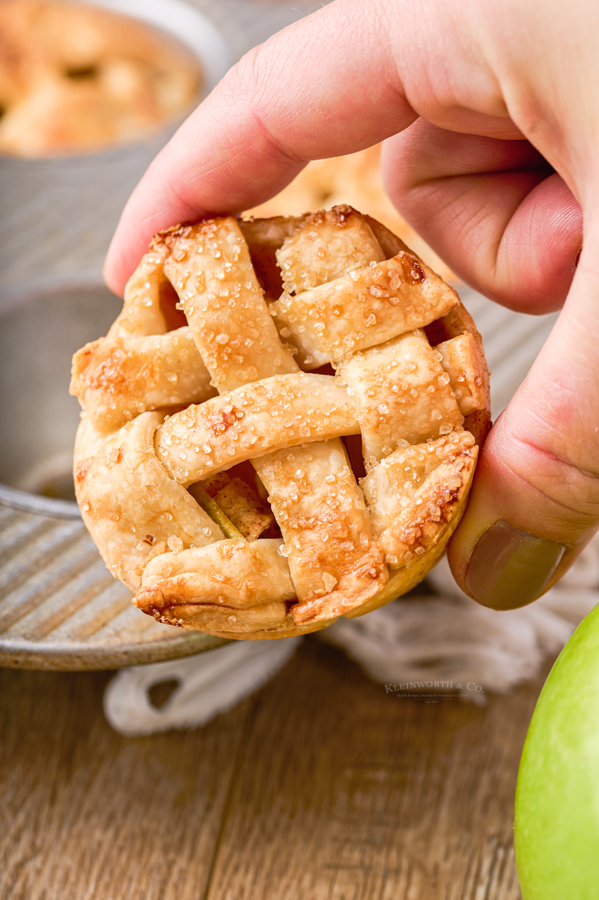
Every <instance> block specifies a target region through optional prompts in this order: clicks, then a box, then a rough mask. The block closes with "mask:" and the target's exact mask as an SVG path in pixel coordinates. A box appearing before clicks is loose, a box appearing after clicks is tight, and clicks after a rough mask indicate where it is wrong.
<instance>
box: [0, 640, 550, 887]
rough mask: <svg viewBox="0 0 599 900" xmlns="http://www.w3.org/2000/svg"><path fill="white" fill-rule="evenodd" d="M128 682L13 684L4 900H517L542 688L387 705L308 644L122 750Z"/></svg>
mask: <svg viewBox="0 0 599 900" xmlns="http://www.w3.org/2000/svg"><path fill="white" fill-rule="evenodd" d="M109 678H110V673H103V672H100V673H68V674H66V673H65V674H63V673H46V672H31V671H16V670H8V669H6V670H2V671H1V672H0V688H1V689H0V741H1V744H0V747H1V752H0V817H1V818H2V820H3V823H2V827H1V829H0V897H1V898H2V900H9V898H10V900H92V898H93V900H138V898H139V900H250V898H251V900H325V898H326V900H429V898H430V900H516V898H519V897H520V892H519V888H518V881H517V877H516V870H515V865H514V852H513V846H512V820H513V808H512V804H513V794H514V787H515V780H516V772H517V766H518V760H519V755H520V751H521V747H522V743H523V740H524V736H525V732H526V728H527V724H528V721H529V719H530V716H531V713H532V710H533V707H534V703H535V700H536V697H537V695H538V692H539V690H540V687H541V684H542V681H543V679H542V678H540V679H538V680H537V682H536V683H535V684H533V685H529V686H525V687H522V688H520V689H518V690H516V691H515V692H514V693H513V694H512V695H511V696H509V697H495V698H491V699H490V702H489V703H488V704H487V705H486V706H484V707H477V706H475V705H474V704H466V703H464V702H462V701H460V700H458V699H455V698H447V699H440V700H438V701H437V702H426V701H425V700H424V699H409V698H407V697H405V696H398V695H396V694H392V693H385V689H384V687H382V686H381V685H377V684H375V683H373V682H371V681H369V680H368V679H367V678H366V677H365V676H364V675H363V673H362V672H361V671H360V669H359V668H358V667H357V666H355V665H354V664H353V663H351V662H350V661H348V660H347V659H346V658H345V657H344V656H343V654H341V653H340V652H338V651H337V650H335V649H333V648H330V647H328V646H325V645H324V644H322V643H320V642H319V641H318V640H314V639H310V640H308V641H306V642H304V644H303V646H302V647H301V648H300V650H299V652H298V653H297V655H296V656H295V658H294V659H293V660H292V661H291V662H290V663H289V664H288V665H287V666H286V667H285V669H284V670H283V671H282V672H281V673H280V674H279V675H278V676H277V677H276V678H275V679H274V680H273V681H272V682H271V683H270V684H268V685H266V687H264V688H263V689H262V690H261V691H260V692H259V693H258V694H256V695H255V696H253V697H251V698H249V699H248V700H246V701H245V702H243V703H241V704H240V705H239V706H237V707H236V708H235V709H234V710H232V711H231V712H229V713H228V714H226V715H223V716H220V717H219V718H218V719H216V720H215V721H214V722H212V723H210V724H208V725H207V726H206V727H204V728H200V729H197V730H192V731H181V732H171V733H167V734H164V735H157V736H152V737H147V738H136V739H131V738H123V737H120V736H119V735H118V734H116V733H114V732H113V731H112V730H111V729H110V727H109V726H108V724H107V723H106V721H105V720H104V717H103V714H102V692H103V690H104V687H105V685H106V683H107V681H108V679H109Z"/></svg>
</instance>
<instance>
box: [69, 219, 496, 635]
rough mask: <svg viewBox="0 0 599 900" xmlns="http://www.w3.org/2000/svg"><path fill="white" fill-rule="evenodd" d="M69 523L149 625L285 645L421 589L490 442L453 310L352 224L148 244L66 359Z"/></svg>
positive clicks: (453, 301)
mask: <svg viewBox="0 0 599 900" xmlns="http://www.w3.org/2000/svg"><path fill="white" fill-rule="evenodd" d="M71 390H72V392H73V393H75V394H76V395H77V396H78V397H79V400H80V402H81V404H82V406H83V408H84V413H83V415H82V422H81V426H80V428H79V432H78V436H77V443H76V450H75V484H76V491H77V497H78V500H79V505H80V507H81V511H82V514H83V518H84V520H85V522H86V525H87V527H88V528H89V530H90V532H91V534H92V536H93V538H94V540H95V541H96V544H97V545H98V548H99V550H100V552H101V554H102V556H103V557H104V560H105V561H106V564H107V566H108V567H109V568H110V570H111V571H112V572H113V573H114V575H115V576H117V577H118V578H120V579H121V580H122V581H123V582H124V583H125V584H127V585H128V586H129V587H130V588H131V589H132V590H133V591H135V593H136V596H135V600H134V603H135V605H136V606H137V607H139V609H141V610H143V611H144V612H146V613H149V614H150V615H153V616H154V617H155V618H157V619H158V620H159V621H161V622H167V623H169V624H172V625H180V626H183V627H186V628H195V629H199V630H201V631H206V632H209V633H210V634H214V635H219V636H223V637H229V638H250V639H251V638H270V637H284V636H286V635H291V634H299V633H303V632H307V631H313V630H315V629H318V628H322V627H324V626H325V625H328V624H330V623H331V622H333V621H334V620H335V619H336V618H337V617H338V616H342V615H345V616H356V615H361V614H362V613H364V612H367V611H368V610H371V609H374V608H375V607H377V606H380V605H381V604H383V603H386V602H387V601H389V600H391V599H393V598H394V597H397V596H398V595H400V594H402V593H404V592H405V591H407V590H409V589H410V588H411V587H413V586H414V585H415V584H416V583H417V582H418V581H420V580H421V579H422V578H423V577H424V575H425V574H426V572H427V571H428V570H429V569H430V568H431V566H432V565H433V564H434V563H435V562H436V561H437V560H438V559H439V557H440V556H441V554H442V553H443V551H444V548H445V545H446V543H447V541H448V539H449V537H450V535H451V533H452V531H453V530H454V528H455V527H456V525H457V523H458V520H459V517H460V514H461V512H462V510H463V508H464V504H465V499H466V495H467V493H468V490H469V487H470V483H471V481H472V476H473V474H474V469H475V465H476V458H477V452H478V446H477V445H480V444H481V442H482V441H483V440H484V437H485V435H486V432H487V430H488V427H489V412H488V409H489V403H488V372H487V367H486V363H485V359H484V355H483V350H482V344H481V340H480V335H479V334H478V332H477V330H476V328H475V327H474V324H473V322H472V319H471V318H470V316H469V315H468V313H467V312H466V310H465V309H464V307H463V306H462V305H461V303H460V300H459V298H458V296H457V294H456V292H455V291H454V290H453V289H452V288H451V287H449V286H448V285H447V284H445V283H444V282H443V281H442V279H441V278H439V276H438V275H436V274H435V273H434V272H433V271H432V270H431V269H429V268H428V267H427V266H426V265H425V264H424V263H423V262H422V261H421V260H420V259H419V258H418V257H417V256H416V255H415V254H414V253H412V252H411V251H410V250H409V249H408V248H407V247H406V246H405V245H404V244H403V243H402V242H401V241H400V240H399V239H398V238H396V237H395V236H394V235H393V234H391V233H390V232H389V231H387V229H386V228H384V227H383V226H382V225H380V224H379V223H378V222H376V221H375V220H373V219H371V218H369V217H368V216H364V215H361V214H360V213H358V212H356V211H355V210H354V209H352V208H351V207H349V206H337V207H334V208H333V209H331V210H330V211H327V212H324V211H323V212H318V213H315V214H313V215H305V216H300V217H296V218H273V219H256V220H249V221H237V220H236V219H234V218H218V219H210V220H207V221H204V222H200V223H199V224H197V225H183V226H177V227H175V228H171V229H170V230H168V231H166V232H163V233H162V234H159V235H157V236H156V238H155V239H154V241H153V243H152V245H151V247H150V250H149V252H148V253H147V254H146V255H145V256H144V258H143V259H142V261H141V262H140V264H139V267H138V269H137V271H136V272H135V273H134V275H133V276H132V277H131V279H130V281H129V284H128V285H127V289H126V292H125V303H124V307H123V311H122V313H121V314H120V316H119V317H118V319H117V320H116V322H115V323H114V325H113V326H112V328H111V329H110V331H109V333H108V335H107V336H106V337H105V338H101V339H100V340H98V341H95V342H93V343H91V344H88V345H87V346H85V347H84V348H83V349H82V350H80V351H79V352H78V353H77V354H76V355H75V359H74V364H73V381H72V387H71Z"/></svg>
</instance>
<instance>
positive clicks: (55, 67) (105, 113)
mask: <svg viewBox="0 0 599 900" xmlns="http://www.w3.org/2000/svg"><path fill="white" fill-rule="evenodd" d="M200 84H201V73H200V71H199V67H198V64H197V61H196V60H195V59H194V57H193V56H192V54H191V52H190V51H189V50H188V49H187V48H185V47H184V46H183V45H181V44H179V43H178V42H176V41H174V40H173V39H172V38H170V37H169V36H167V35H165V34H162V33H161V32H159V31H157V30H156V29H154V28H151V27H150V26H148V25H145V24H144V23H142V22H139V21H136V20H135V19H131V18H129V17H126V16H122V15H119V14H117V13H113V12H110V11H108V10H105V9H99V8H94V7H93V6H88V5H86V4H75V5H73V4H69V3H65V2H62V3H61V2H54V0H3V2H0V152H4V153H11V154H16V155H19V156H28V157H36V156H46V155H49V154H55V153H64V152H72V151H75V150H84V149H88V150H89V149H94V148H96V147H99V146H103V145H106V144H114V143H117V142H121V141H130V140H132V139H134V138H137V137H139V136H141V135H143V134H147V133H148V132H151V131H152V130H154V129H156V128H157V127H158V126H159V125H160V124H161V123H163V122H165V121H168V120H169V119H173V118H174V117H176V116H178V115H181V114H182V113H184V112H185V111H186V110H187V109H188V108H189V107H190V106H191V104H192V103H193V101H194V99H195V98H196V97H197V96H198V92H199V89H200Z"/></svg>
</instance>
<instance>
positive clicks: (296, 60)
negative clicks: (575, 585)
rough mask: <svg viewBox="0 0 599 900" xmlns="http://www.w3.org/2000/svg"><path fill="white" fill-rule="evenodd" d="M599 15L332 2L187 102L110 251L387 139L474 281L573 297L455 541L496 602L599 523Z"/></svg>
mask: <svg viewBox="0 0 599 900" xmlns="http://www.w3.org/2000/svg"><path fill="white" fill-rule="evenodd" d="M598 26H599V8H596V7H595V6H594V5H592V4H590V3H589V2H588V0H572V2H571V3H570V4H568V5H567V6H564V5H563V4H562V3H559V2H558V0H519V2H516V0H504V2H503V3H501V4H497V3H494V2H492V0H459V2H457V0H456V2H455V3H452V4H448V3H444V2H443V0H378V2H377V3H376V4H374V3H368V2H365V0H335V2H333V3H332V4H330V5H329V6H327V7H325V8H324V9H322V10H319V11H318V12H317V13H315V14H313V15H311V16H309V17H308V18H307V19H304V20H302V21H300V22H299V23H297V24H296V25H294V26H291V27H290V28H288V29H285V31H283V32H281V33H280V34H278V35H276V36H275V37H274V38H272V39H271V40H270V41H268V42H267V43H266V44H265V45H263V46H262V47H259V48H257V49H256V50H254V51H252V52H251V53H250V54H248V55H247V56H246V57H244V59H243V60H242V61H241V62H240V63H239V64H238V65H237V66H236V67H234V69H232V70H231V71H230V72H229V73H228V75H227V76H226V77H225V79H223V81H222V82H221V84H220V85H219V86H218V87H217V88H216V89H215V90H214V91H213V92H212V94H211V95H210V96H209V97H208V98H207V99H206V100H205V101H204V103H202V104H201V106H200V107H199V108H198V109H197V110H196V111H195V112H194V113H193V114H192V116H191V117H190V118H189V119H188V121H187V122H186V123H185V124H184V125H183V126H182V128H181V129H180V130H179V131H178V132H177V134H176V135H175V136H174V138H173V139H172V140H171V142H170V143H169V144H168V146H167V147H166V148H165V149H164V150H163V151H162V153H161V154H160V155H159V156H158V157H157V159H156V160H155V161H154V163H153V164H152V165H151V166H150V168H149V170H148V172H147V173H146V175H145V176H144V178H143V179H142V181H141V182H140V184H139V186H138V187H137V189H136V190H135V192H134V194H133V195H132V197H131V199H130V201H129V203H128V205H127V207H126V209H125V211H124V213H123V217H122V219H121V222H120V224H119V227H118V229H117V232H116V235H115V238H114V240H113V244H112V246H111V249H110V252H109V255H108V259H107V263H106V270H105V271H106V278H107V281H108V283H109V285H110V286H111V287H112V288H113V289H115V290H117V291H121V290H122V288H123V286H124V283H125V281H126V278H127V277H128V275H129V274H130V273H131V271H132V270H133V268H134V266H135V265H136V263H137V261H138V260H139V258H140V256H141V255H142V253H143V252H144V251H145V249H146V247H147V244H148V241H149V239H150V238H151V236H152V235H153V234H154V233H155V232H156V231H159V230H160V229H163V228H165V227H167V226H169V225H172V224H173V223H176V222H178V221H185V220H189V219H198V218H200V217H201V216H203V215H208V214H214V213H218V212H225V211H226V212H233V213H235V212H241V211H243V210H244V209H248V208H250V207H252V206H254V205H256V204H258V203H260V202H262V201H264V200H266V199H268V198H269V197H271V196H273V195H274V194H276V193H277V192H278V191H279V190H280V189H281V188H282V187H283V186H284V185H285V184H287V183H288V182H289V181H290V180H291V179H292V178H293V177H294V176H295V175H296V174H297V173H298V172H299V171H300V169H301V168H302V167H303V165H304V164H305V163H306V162H307V161H308V160H310V159H314V158H322V157H329V156H337V155H342V154H345V153H351V152H355V151H357V150H360V149H362V148H364V147H367V146H370V145H372V144H374V143H376V142H378V141H381V140H384V139H387V142H386V147H385V151H384V171H385V174H386V180H387V186H388V189H389V192H390V195H391V198H392V199H393V200H394V202H395V203H396V205H397V206H398V207H399V208H400V209H401V210H402V212H403V213H404V214H405V215H406V217H407V218H408V219H409V220H410V222H411V223H412V224H413V225H414V226H415V227H416V229H417V230H418V231H420V233H421V234H422V236H423V237H424V238H425V239H427V240H428V241H429V242H430V244H431V245H432V246H433V247H434V248H435V250H437V252H438V253H440V254H441V255H442V256H443V257H444V258H445V259H446V261H447V262H448V263H449V264H450V265H451V266H452V267H453V268H454V270H455V271H456V272H457V273H458V274H460V275H461V276H462V278H464V280H465V281H467V282H468V283H470V284H472V285H474V286H475V287H477V288H478V289H479V290H481V291H483V292H484V293H486V294H487V295H488V296H490V297H492V298H494V299H496V300H498V301H499V302H501V303H503V304H505V305H507V306H510V307H511V308H514V309H519V310H521V311H524V312H529V313H545V312H549V311H551V310H555V309H558V308H560V307H562V306H563V309H562V312H561V314H560V317H559V321H558V324H557V325H556V327H555V329H554V331H553V333H552V334H551V336H550V338H549V340H548V341H547V343H546V344H545V347H544V348H543V350H542V352H541V354H540V355H539V357H538V359H537V361H536V363H535V365H534V367H533V369H532V370H531V372H530V374H529V376H528V377H527V379H526V381H525V382H524V384H523V385H522V386H521V388H520V390H519V391H518V393H517V394H516V396H515V397H514V399H513V401H512V403H511V404H510V406H509V407H508V409H507V410H506V411H505V413H504V414H503V415H502V416H501V418H500V419H499V421H498V422H497V424H496V425H495V426H494V428H493V429H492V431H491V434H490V436H489V438H488V440H487V442H486V444H485V447H484V450H483V453H482V456H481V460H480V463H479V467H478V470H477V475H476V479H475V484H474V487H473V490H472V493H471V499H470V503H469V506H468V509H467V511H466V514H465V516H464V519H463V521H462V523H461V524H460V526H459V528H458V530H457V531H456V533H455V535H454V537H453V539H452V541H451V543H450V548H449V559H450V563H451V565H452V569H453V572H454V574H455V576H456V578H457V580H458V582H459V583H460V584H461V586H462V587H464V588H465V589H466V590H467V591H468V593H470V594H471V595H472V596H474V597H475V598H476V599H477V600H479V601H480V602H481V603H484V604H485V605H488V606H494V607H498V608H511V607H515V606H520V605H523V604H525V603H528V602H530V601H531V600H533V599H535V597H536V596H538V595H539V594H540V593H541V592H542V591H543V590H544V589H546V588H547V587H549V586H550V585H551V584H552V583H554V582H555V580H557V578H558V577H559V576H560V575H561V574H562V573H563V572H564V571H565V569H566V568H567V567H568V566H569V565H570V564H571V562H572V561H573V560H574V558H575V557H576V555H577V554H578V552H580V550H581V549H582V547H583V546H584V544H585V543H586V542H587V541H588V539H589V538H590V536H591V535H592V534H593V533H594V531H595V530H596V529H597V525H598V523H599V478H598V477H597V476H598V474H599V462H598V459H599V452H598V451H599V425H597V422H599V399H598V398H597V397H596V390H595V386H596V384H597V383H599V382H598V379H599V350H598V349H597V347H596V339H595V335H594V334H593V326H594V324H595V321H596V320H597V312H596V309H595V308H596V303H597V299H596V298H597V297H599V262H597V260H595V258H594V252H597V250H599V216H598V212H597V205H598V201H599V160H598V154H597V142H598V141H599V104H598V103H597V102H596V97H595V94H596V91H597V90H598V89H597V87H596V85H598V84H599V54H597V52H596V50H595V47H594V38H593V36H594V34H596V33H597V27H598ZM583 218H584V250H583V251H582V253H581V254H580V260H579V263H578V266H577V267H576V263H577V259H578V255H579V253H580V250H581V246H582V236H583ZM575 270H576V271H575Z"/></svg>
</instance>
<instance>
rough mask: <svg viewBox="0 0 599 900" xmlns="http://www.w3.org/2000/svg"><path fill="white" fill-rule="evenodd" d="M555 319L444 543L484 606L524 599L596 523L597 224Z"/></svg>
mask: <svg viewBox="0 0 599 900" xmlns="http://www.w3.org/2000/svg"><path fill="white" fill-rule="evenodd" d="M593 234H594V238H593V237H592V236H591V234H590V233H587V234H586V235H585V247H584V250H583V253H582V255H581V258H580V262H579V265H578V268H577V271H576V275H575V277H574V281H573V282H572V286H571V289H570V292H569V295H568V298H567V300H566V304H565V306H564V308H563V310H562V313H561V314H560V317H559V319H558V321H557V323H556V325H555V327H554V329H553V331H552V333H551V335H550V337H549V339H548V341H547V342H546V344H545V346H544V347H543V350H542V351H541V353H540V355H539V357H538V358H537V360H536V362H535V364H534V366H533V368H532V369H531V371H530V373H529V375H528V377H527V378H526V380H525V382H524V383H523V384H522V386H521V387H520V389H519V391H518V392H517V394H516V396H515V397H514V398H513V400H512V402H511V404H510V405H509V407H508V408H507V409H506V410H505V412H504V413H503V415H502V416H501V417H500V418H499V420H498V421H497V423H496V424H495V425H494V427H493V428H492V430H491V433H490V435H489V438H488V440H487V442H486V444H485V447H484V450H483V453H482V456H481V460H480V463H479V466H478V468H477V475H476V480H475V484H474V487H473V491H472V493H471V497H470V502H469V505H468V508H467V510H466V513H465V515H464V518H463V520H462V522H461V524H460V526H459V528H458V530H457V531H456V533H455V535H454V537H453V539H452V541H451V542H450V545H449V549H448V557H449V562H450V565H451V568H452V571H453V574H454V576H455V578H456V580H457V581H458V583H459V584H460V586H461V587H462V588H463V589H464V590H465V591H466V593H468V594H469V595H470V596H471V597H473V598H474V599H475V600H478V601H479V603H482V604H483V605H484V606H489V607H494V608H496V609H513V608H515V607H518V606H524V605H525V604H527V603H530V602H531V601H532V600H535V599H536V598H537V597H539V596H540V595H541V594H542V593H544V591H545V590H547V589H548V588H549V587H551V586H552V585H553V584H554V583H555V582H556V581H557V580H558V579H559V578H560V577H561V575H562V574H563V573H564V572H565V571H566V569H568V567H569V566H570V565H571V564H572V562H573V561H574V560H575V558H576V557H577V556H578V554H579V553H580V552H581V550H582V549H583V547H584V546H585V544H586V543H587V542H588V541H589V539H590V538H591V537H592V535H593V534H594V533H595V531H596V530H597V527H598V525H599V393H598V391H597V385H598V384H599V346H598V344H597V339H596V337H595V330H596V323H597V320H598V318H599V307H598V305H597V301H598V299H599V263H598V262H597V260H598V259H599V257H598V254H597V248H598V247H599V226H598V225H595V227H594V231H593Z"/></svg>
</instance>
